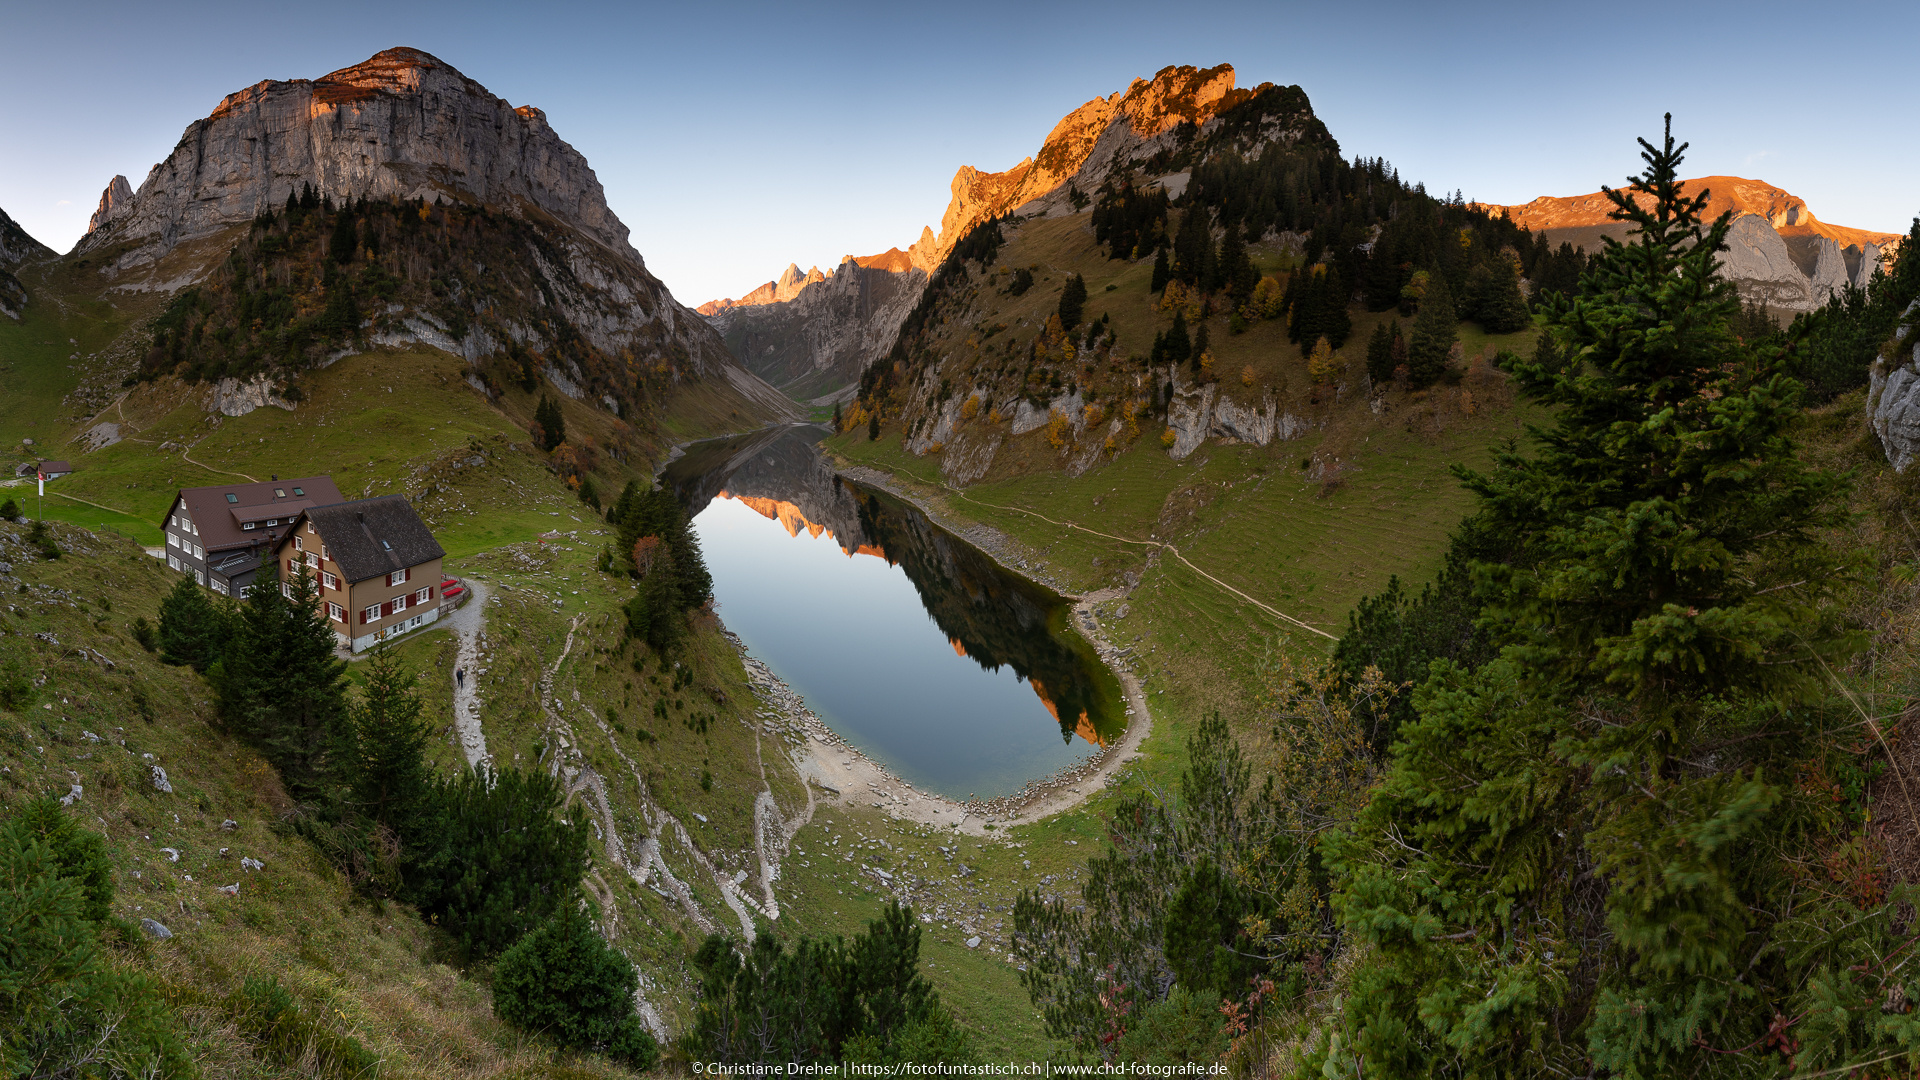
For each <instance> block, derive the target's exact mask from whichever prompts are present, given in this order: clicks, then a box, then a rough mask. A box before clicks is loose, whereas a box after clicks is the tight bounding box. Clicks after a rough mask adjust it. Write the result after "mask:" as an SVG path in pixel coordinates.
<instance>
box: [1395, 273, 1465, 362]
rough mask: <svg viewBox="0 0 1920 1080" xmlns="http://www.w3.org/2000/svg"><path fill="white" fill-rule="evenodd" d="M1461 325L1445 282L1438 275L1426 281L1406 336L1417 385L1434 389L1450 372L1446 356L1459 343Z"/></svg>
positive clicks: (1408, 353)
mask: <svg viewBox="0 0 1920 1080" xmlns="http://www.w3.org/2000/svg"><path fill="white" fill-rule="evenodd" d="M1458 324H1459V319H1458V318H1457V317H1456V316H1455V315H1454V312H1453V295H1452V294H1451V293H1450V292H1448V290H1447V282H1446V280H1445V279H1444V278H1442V277H1441V276H1440V275H1438V274H1435V275H1433V277H1432V278H1430V279H1429V280H1428V281H1427V288H1426V292H1425V293H1424V294H1423V295H1422V296H1421V297H1420V311H1419V313H1418V314H1417V315H1415V316H1414V318H1413V329H1412V331H1411V332H1409V333H1408V335H1407V373H1408V374H1409V375H1410V376H1412V378H1413V385H1414V386H1416V387H1419V386H1431V385H1433V383H1434V382H1436V381H1438V380H1439V378H1440V375H1441V373H1443V372H1445V371H1446V370H1447V356H1448V355H1449V354H1450V353H1452V352H1453V343H1454V342H1455V341H1458V340H1459V332H1458Z"/></svg>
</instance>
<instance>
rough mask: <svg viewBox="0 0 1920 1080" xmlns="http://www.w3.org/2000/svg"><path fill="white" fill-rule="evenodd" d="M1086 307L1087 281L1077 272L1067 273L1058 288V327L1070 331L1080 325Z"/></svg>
mask: <svg viewBox="0 0 1920 1080" xmlns="http://www.w3.org/2000/svg"><path fill="white" fill-rule="evenodd" d="M1086 307H1087V282H1086V279H1085V278H1082V277H1081V276H1080V275H1079V274H1069V275H1068V276H1067V283H1066V284H1065V285H1064V286H1062V287H1061V289H1060V328H1061V329H1062V330H1068V331H1071V330H1072V329H1073V328H1074V327H1076V326H1079V325H1080V319H1081V315H1082V313H1083V312H1085V310H1086Z"/></svg>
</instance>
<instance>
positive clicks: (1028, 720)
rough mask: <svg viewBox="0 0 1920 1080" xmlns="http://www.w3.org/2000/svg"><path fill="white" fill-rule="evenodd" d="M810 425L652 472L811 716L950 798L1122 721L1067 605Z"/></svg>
mask: <svg viewBox="0 0 1920 1080" xmlns="http://www.w3.org/2000/svg"><path fill="white" fill-rule="evenodd" d="M825 434H826V432H825V431H824V429H821V428H818V427H789V428H782V429H776V430H773V431H768V432H761V433H757V434H754V435H748V436H739V437H735V438H730V439H715V440H710V441H708V442H705V443H696V444H694V445H693V446H692V447H689V448H688V453H687V454H686V455H685V456H683V457H681V458H679V459H677V460H676V461H674V462H673V463H672V464H671V465H669V466H668V467H667V470H666V472H665V473H664V474H663V476H662V477H661V481H662V483H664V484H667V485H668V486H671V487H673V488H674V489H675V491H676V492H677V493H678V494H679V496H680V498H681V500H682V502H683V503H684V504H685V505H686V506H687V508H688V511H689V513H691V514H692V515H693V527H694V531H695V532H696V533H697V534H698V535H699V538H700V545H701V548H702V550H703V551H704V552H705V554H706V559H707V565H708V567H709V568H710V569H711V570H712V571H713V591H714V596H715V598H716V599H717V600H718V601H719V604H720V617H721V619H722V620H724V621H725V623H726V625H727V628H728V629H730V630H732V631H733V632H734V633H736V634H739V635H740V637H741V639H742V640H744V641H745V642H746V645H747V648H748V649H750V650H751V651H752V652H753V655H754V656H756V657H758V658H759V659H760V660H761V661H762V662H763V663H765V664H766V665H767V666H768V667H769V668H771V669H772V670H773V672H774V673H775V674H777V675H779V676H780V678H781V679H783V680H785V681H786V683H787V685H789V686H791V687H792V688H793V689H794V690H795V691H796V692H797V693H799V694H801V695H802V696H803V697H805V698H806V700H807V704H808V705H809V706H810V707H812V709H813V710H814V711H815V712H816V713H818V714H819V715H820V717H821V719H823V720H825V721H826V722H827V724H828V725H829V726H830V727H832V728H833V730H834V731H836V732H838V733H839V734H840V735H841V736H842V737H843V738H845V739H846V740H847V741H848V742H850V743H852V744H853V745H855V746H857V747H859V748H860V749H861V750H862V751H863V752H864V753H866V754H867V755H868V756H869V757H871V758H873V759H874V760H875V761H878V762H879V763H880V764H882V765H884V766H885V767H886V768H887V769H888V770H889V771H891V772H893V773H894V774H895V775H896V776H899V777H900V778H902V779H904V780H906V781H908V782H909V783H911V784H913V785H915V786H916V787H919V788H921V789H922V790H925V791H932V792H937V793H939V794H942V795H946V796H949V797H952V798H956V799H965V798H966V797H968V796H969V795H978V796H980V797H982V798H985V797H988V796H991V795H1002V794H1006V793H1009V792H1012V791H1017V790H1019V788H1020V787H1021V786H1022V785H1023V784H1025V783H1026V782H1027V781H1029V780H1032V779H1035V778H1037V777H1041V776H1045V775H1046V774H1048V773H1050V772H1053V771H1054V770H1056V769H1059V768H1062V767H1064V766H1067V765H1070V764H1073V763H1075V762H1078V761H1082V760H1084V759H1085V758H1086V757H1088V756H1089V755H1090V754H1092V753H1093V752H1094V751H1095V750H1097V749H1098V747H1099V745H1100V744H1101V743H1102V742H1104V741H1111V740H1112V739H1114V738H1117V737H1118V736H1119V734H1120V732H1121V730H1122V728H1123V726H1124V721H1125V716H1124V712H1125V707H1124V705H1123V704H1122V703H1121V696H1120V688H1119V685H1118V683H1117V682H1116V681H1115V680H1114V678H1113V676H1112V674H1111V672H1109V671H1107V669H1106V668H1105V666H1104V665H1102V664H1101V663H1100V662H1099V659H1098V658H1097V656H1096V655H1095V654H1094V652H1093V650H1092V649H1091V648H1090V647H1089V646H1088V645H1087V644H1086V642H1085V641H1084V640H1083V639H1081V638H1080V637H1079V636H1078V635H1077V634H1076V633H1074V632H1073V630H1072V629H1071V627H1070V626H1069V621H1068V618H1067V616H1068V614H1069V610H1070V609H1069V607H1068V605H1067V603H1066V602H1065V601H1064V600H1063V599H1062V598H1061V597H1060V596H1058V595H1057V594H1055V593H1053V592H1052V591H1051V590H1048V589H1046V588H1044V587H1042V586H1039V585H1036V584H1034V583H1032V582H1029V581H1027V580H1025V579H1024V578H1020V577H1018V576H1016V575H1013V574H1009V573H1007V572H1006V571H1004V570H1002V569H1001V568H1000V567H999V566H998V565H997V564H996V563H994V562H993V560H992V559H990V558H988V557H987V556H986V555H985V554H984V553H982V552H980V551H979V550H978V549H976V548H974V547H972V546H971V545H969V544H967V543H965V542H964V541H962V540H960V539H958V538H957V537H955V536H953V535H952V534H950V533H948V532H946V531H945V530H943V529H941V528H940V527H938V526H937V525H934V524H933V523H932V522H931V521H930V520H928V518H927V517H926V515H925V514H922V513H921V512H920V511H919V510H917V509H915V508H914V507H912V506H911V505H909V504H907V503H904V502H901V501H900V500H898V499H894V498H892V497H891V496H888V495H886V494H885V493H883V492H879V491H876V490H874V489H871V488H867V487H863V486H861V485H858V484H854V483H852V482H851V481H847V480H844V479H843V478H841V477H840V476H839V475H837V474H836V473H835V472H834V471H833V469H832V468H831V466H829V465H828V464H827V462H826V461H825V460H824V458H823V457H822V456H821V454H820V453H819V451H818V449H817V448H816V445H815V444H816V443H817V442H818V441H819V439H820V438H821V437H822V436H823V435H825Z"/></svg>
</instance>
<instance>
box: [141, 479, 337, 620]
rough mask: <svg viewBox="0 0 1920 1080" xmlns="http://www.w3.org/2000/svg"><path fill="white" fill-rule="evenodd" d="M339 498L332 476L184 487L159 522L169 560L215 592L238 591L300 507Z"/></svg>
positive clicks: (175, 567)
mask: <svg viewBox="0 0 1920 1080" xmlns="http://www.w3.org/2000/svg"><path fill="white" fill-rule="evenodd" d="M339 501H340V489H338V488H336V487H334V486H333V478H332V477H330V476H309V477H305V478H303V479H299V480H281V479H279V478H277V477H276V478H274V479H272V480H268V481H266V482H264V483H251V482H249V483H242V484H220V485H215V486H213V487H197V488H182V489H180V493H179V494H178V495H176V496H175V497H174V500H173V506H172V508H171V509H169V510H168V511H167V520H166V521H164V522H162V523H161V531H162V532H164V533H165V534H166V537H167V548H166V552H167V565H168V566H169V567H171V568H172V569H175V570H179V571H181V572H183V573H187V574H192V575H193V579H194V580H195V581H198V582H199V583H200V584H202V585H205V586H206V587H207V588H209V589H212V590H213V591H214V592H217V593H220V594H222V595H224V596H239V595H241V594H242V593H244V592H246V590H247V586H248V585H249V584H251V583H252V582H253V577H254V574H255V573H256V572H257V571H258V570H259V569H260V562H261V557H262V555H263V554H265V552H266V551H267V550H268V549H270V548H271V547H273V545H274V544H275V543H276V542H277V541H278V540H279V539H280V538H281V537H284V536H285V535H286V533H287V529H288V528H289V527H290V526H291V525H292V524H293V519H294V518H296V517H298V516H299V515H300V512H301V511H303V510H306V509H308V508H310V507H314V506H323V505H325V504H327V503H337V502H339Z"/></svg>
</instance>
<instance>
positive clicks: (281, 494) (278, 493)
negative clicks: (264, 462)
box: [273, 488, 287, 499]
mask: <svg viewBox="0 0 1920 1080" xmlns="http://www.w3.org/2000/svg"><path fill="white" fill-rule="evenodd" d="M273 497H274V498H276V499H284V498H286V497H287V491H286V489H285V488H274V489H273Z"/></svg>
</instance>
